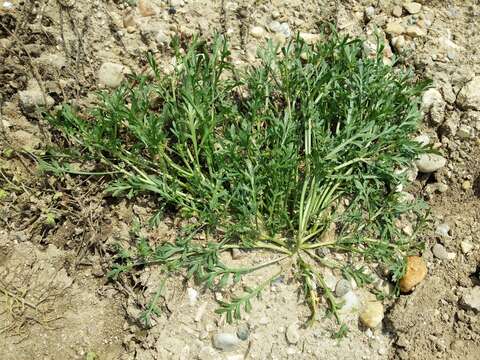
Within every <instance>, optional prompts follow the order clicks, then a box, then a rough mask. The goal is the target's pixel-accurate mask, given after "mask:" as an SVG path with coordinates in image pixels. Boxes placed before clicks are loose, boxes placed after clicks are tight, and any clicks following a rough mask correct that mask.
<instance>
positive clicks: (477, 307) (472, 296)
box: [461, 286, 480, 312]
mask: <svg viewBox="0 0 480 360" xmlns="http://www.w3.org/2000/svg"><path fill="white" fill-rule="evenodd" d="M461 304H462V306H463V307H465V308H466V309H469V310H474V311H476V312H479V311H480V286H474V287H472V288H470V289H468V290H466V291H465V293H464V294H463V296H462V301H461Z"/></svg>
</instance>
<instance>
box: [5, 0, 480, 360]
mask: <svg viewBox="0 0 480 360" xmlns="http://www.w3.org/2000/svg"><path fill="white" fill-rule="evenodd" d="M419 2H420V3H422V4H423V7H422V10H421V12H420V13H419V14H416V15H413V16H412V15H408V14H407V12H406V11H405V10H403V13H402V16H401V19H403V20H404V21H409V22H410V23H412V24H413V23H415V22H417V24H418V21H423V24H421V25H422V26H424V27H425V34H422V35H420V36H418V37H412V36H406V41H407V46H406V50H405V52H402V58H401V62H400V64H399V65H398V66H402V65H407V66H412V67H413V69H414V70H415V71H416V73H417V74H418V76H419V77H425V76H426V77H429V78H431V79H433V80H434V86H435V87H436V88H437V89H439V91H440V92H441V93H442V95H443V98H444V100H445V102H446V107H445V109H444V111H443V115H442V116H443V117H444V118H443V119H442V122H441V123H440V124H438V123H432V121H431V120H429V118H428V115H426V117H425V124H424V128H423V129H422V133H425V134H428V135H429V136H430V138H431V140H432V142H433V143H435V144H436V146H437V147H438V148H439V149H440V151H441V152H442V153H443V154H444V156H445V157H447V159H448V164H447V166H445V167H444V168H442V169H441V170H439V171H438V172H435V173H434V174H430V175H428V176H427V175H420V176H418V177H417V179H416V181H415V183H414V184H413V185H412V188H411V189H407V190H408V191H410V192H411V193H412V194H414V195H415V196H416V197H418V198H423V199H425V200H426V201H427V202H428V204H429V206H430V208H431V216H430V217H429V224H428V225H429V229H430V230H429V232H428V234H427V235H425V240H426V248H425V251H424V253H423V257H424V259H425V260H426V261H427V264H428V276H427V278H426V279H425V280H424V281H423V282H422V283H421V284H420V285H419V286H418V287H417V288H416V289H415V291H414V292H413V293H412V294H409V295H402V296H400V297H399V298H397V299H393V300H385V302H384V304H385V307H386V312H385V318H384V320H383V323H382V325H381V327H379V328H377V329H375V330H373V331H372V330H366V329H364V328H363V327H362V326H360V325H359V323H358V310H359V307H360V306H361V305H360V303H361V302H362V301H367V300H369V299H371V298H372V296H373V295H372V293H371V291H370V290H371V289H368V288H367V289H356V290H355V293H356V295H357V297H358V299H359V301H360V303H359V304H357V305H355V306H353V307H352V308H351V309H346V310H344V312H343V313H342V318H343V320H344V321H345V322H346V323H347V324H348V325H349V329H350V332H349V333H348V336H347V337H346V338H343V339H341V340H337V339H332V338H331V334H332V329H333V330H335V326H336V325H335V322H334V320H333V319H330V318H325V319H323V320H322V321H320V322H317V323H316V324H315V325H314V326H312V327H308V328H304V327H303V326H302V325H303V324H304V323H305V320H306V318H307V316H308V309H307V308H306V306H305V304H303V303H302V298H301V296H299V294H298V286H297V285H296V283H295V281H294V279H292V278H289V277H288V276H287V277H285V278H283V279H282V281H279V282H277V283H275V284H274V285H272V287H271V288H269V289H268V290H267V291H266V292H265V294H264V296H263V298H262V300H261V301H257V302H255V304H254V311H253V312H252V313H251V314H249V315H247V316H246V317H245V318H244V319H243V320H242V321H241V322H240V323H238V324H233V325H228V324H226V323H225V321H224V319H222V318H220V317H219V316H217V315H215V314H214V309H215V308H216V306H217V305H216V299H218V298H219V297H220V296H228V293H223V294H220V293H216V294H214V293H212V292H210V291H205V290H202V289H201V288H199V287H197V286H196V285H195V284H191V283H185V282H184V281H183V279H182V277H181V276H180V275H179V276H178V277H177V278H169V279H168V282H167V286H166V292H165V294H164V296H162V298H161V303H162V308H163V310H164V311H163V312H162V314H161V315H160V316H158V317H156V318H155V319H154V326H153V327H152V328H151V329H149V330H145V329H143V328H142V327H141V326H140V324H139V323H138V316H139V314H140V313H141V311H142V310H144V309H145V307H146V306H147V305H148V302H149V301H150V300H151V298H152V296H153V295H154V294H155V292H156V289H157V288H158V284H159V281H160V278H161V273H160V270H159V269H156V268H155V267H152V268H149V269H147V270H146V271H144V272H142V273H138V274H135V275H134V276H133V277H132V278H131V279H130V280H129V282H121V283H120V282H118V283H115V282H109V281H107V277H106V273H107V272H108V270H109V267H110V264H111V256H112V255H113V254H114V246H115V243H118V242H120V243H123V244H128V243H129V241H130V236H129V231H130V229H131V226H132V219H133V218H135V217H136V218H139V219H140V220H141V221H146V220H147V219H148V217H149V215H151V214H152V213H153V212H154V210H155V208H156V206H157V203H156V201H155V199H152V198H148V197H145V198H139V199H134V200H131V201H127V200H119V199H113V198H110V197H108V196H106V195H105V194H104V192H103V191H102V190H103V189H104V187H105V182H106V179H103V178H90V177H82V178H78V177H70V176H65V177H64V178H62V179H58V178H55V177H54V176H47V175H45V174H42V173H41V172H40V171H39V170H38V169H37V164H36V162H35V158H34V157H32V156H31V154H32V153H33V154H37V155H39V154H41V153H42V151H44V149H45V147H46V146H48V144H49V143H50V142H52V141H55V139H56V134H55V131H53V130H52V129H50V128H49V127H48V126H47V125H46V123H45V121H44V120H43V119H42V116H41V114H40V112H39V111H35V110H33V111H32V110H29V109H26V108H25V107H22V106H21V104H20V97H21V92H22V91H25V90H38V91H40V92H41V93H42V94H44V95H45V96H47V95H48V96H49V97H51V98H52V99H53V102H54V103H55V106H56V105H58V104H61V103H62V102H70V103H73V104H75V106H78V107H85V106H88V104H90V103H91V102H92V101H93V99H94V93H95V91H97V90H99V88H101V86H100V85H99V83H98V77H97V74H98V70H99V68H100V66H101V64H102V63H104V62H113V63H118V64H122V65H124V66H126V67H128V68H129V69H130V70H131V71H133V72H138V71H143V70H144V69H145V66H146V57H145V56H144V54H145V52H147V51H153V52H155V54H156V57H157V58H158V60H159V61H160V62H161V64H163V66H168V64H169V63H170V61H171V55H170V52H169V48H168V45H167V44H168V39H170V38H171V37H172V36H174V35H178V36H179V37H180V38H182V39H189V38H191V37H192V36H193V35H194V34H200V35H202V36H205V37H211V36H212V35H213V34H214V33H216V32H218V33H223V34H225V35H226V36H227V37H228V38H229V39H230V41H231V43H232V45H233V53H232V58H233V59H234V61H235V62H237V63H238V64H239V65H244V64H247V63H251V62H254V61H255V59H256V58H255V52H256V50H257V48H258V47H259V46H261V45H262V44H264V43H265V41H266V38H272V39H273V40H274V41H281V39H282V36H281V35H280V36H279V35H276V33H275V31H274V30H271V31H269V30H267V28H268V26H269V25H271V23H272V21H273V20H276V21H278V22H280V23H283V22H286V23H288V25H289V30H290V31H291V33H292V34H294V33H295V32H297V31H300V32H306V33H316V32H318V28H319V25H320V24H321V23H322V22H327V21H330V22H336V23H337V26H338V28H339V29H340V30H341V31H342V32H345V33H350V34H352V35H358V36H365V37H367V38H371V37H372V34H373V30H374V29H375V28H377V29H379V30H380V34H381V37H382V36H385V38H386V39H387V41H391V40H392V39H391V36H390V35H385V33H384V32H383V30H382V29H385V26H386V23H388V22H390V21H393V20H395V19H396V18H395V16H394V15H392V10H393V9H394V6H395V5H396V4H400V5H401V4H402V3H403V2H402V1H394V0H391V1H387V0H375V1H372V0H362V1H360V0H359V1H355V0H349V1H322V0H316V1H315V0H303V1H298V0H272V1H258V0H240V1H229V0H224V1H211V0H203V1H183V0H171V1H160V0H150V1H143V3H147V4H149V5H150V6H151V7H152V9H153V12H154V14H152V15H149V16H142V14H141V13H140V11H139V9H138V7H137V6H134V5H130V3H134V2H133V1H122V0H117V1H100V0H78V1H71V0H38V1H18V0H12V1H0V215H1V216H0V354H1V355H0V357H1V358H2V359H6V360H7V359H8V360H10V359H12V360H13V359H15V360H19V359H37V358H42V359H52V360H53V359H229V360H234V359H332V358H339V359H426V360H429V359H477V358H478V356H479V355H478V354H480V318H479V316H478V313H475V312H474V311H473V310H471V309H467V308H465V307H464V306H462V301H461V299H462V296H463V294H464V293H465V291H468V290H469V289H471V288H472V287H473V286H475V285H476V286H478V285H480V279H479V276H480V251H479V247H480V137H479V136H480V135H479V134H480V112H479V111H474V110H464V109H460V108H459V107H458V106H457V105H456V103H455V98H456V95H457V94H458V92H459V91H460V89H461V88H462V87H463V86H464V84H465V83H466V82H467V81H469V80H470V79H471V78H472V77H473V76H474V75H476V74H477V75H479V74H480V54H479V50H478V44H480V26H479V21H480V4H479V3H478V2H475V1H464V0H450V1H419ZM370 6H373V7H374V14H373V15H372V16H370V15H369V17H370V19H366V15H365V11H366V9H367V8H368V7H370ZM368 12H369V10H367V13H368ZM253 26H261V27H263V28H264V30H265V38H260V39H259V38H255V37H254V36H252V34H251V32H250V30H251V28H252V27H253ZM279 39H280V40H279ZM447 40H448V41H447ZM452 44H453V45H452ZM393 52H396V50H395V49H393ZM387 55H388V56H390V55H391V53H390V54H387ZM462 125H467V126H469V127H470V128H471V129H473V133H472V134H470V136H466V137H464V136H459V135H456V134H454V131H452V130H451V129H452V128H458V127H459V126H462ZM440 183H441V184H445V185H447V188H446V189H444V190H443V192H439V191H438V184H440ZM435 189H437V190H435ZM439 224H448V225H449V228H450V230H449V233H448V235H446V236H445V235H439V234H438V233H436V232H435V229H436V228H437V226H438V225H439ZM176 225H177V224H176V220H175V219H174V218H167V219H165V221H164V222H163V223H162V224H161V226H160V227H159V228H158V229H156V230H154V231H151V232H150V233H149V234H148V235H149V239H150V241H152V242H160V241H168V240H172V239H174V238H175V235H176ZM462 242H467V243H469V244H472V245H473V248H472V249H471V250H469V251H468V252H467V251H464V249H462V246H461V244H462ZM435 243H441V244H442V245H444V246H445V248H446V249H447V250H448V251H449V252H453V253H455V254H456V256H455V258H454V259H451V260H442V259H438V258H436V257H435V256H434V255H433V254H432V252H431V248H432V246H433V245H434V244H435ZM269 256H272V255H271V254H260V255H256V259H255V261H262V260H263V261H264V260H267V259H268V258H269ZM226 260H227V261H232V262H237V263H242V262H243V261H247V260H246V257H243V258H241V259H236V260H232V259H226ZM269 271H272V272H273V271H275V269H268V270H265V272H264V273H259V274H256V275H254V276H253V277H250V278H247V279H245V284H247V285H248V283H249V282H252V283H254V282H255V281H258V280H260V279H263V278H265V277H266V276H267V275H268V274H267V273H266V272H269ZM256 276H258V278H255V277H256ZM332 276H335V277H337V279H338V278H339V274H332ZM245 284H244V285H245ZM187 288H194V289H196V290H197V291H198V292H199V295H198V298H197V299H196V300H192V299H189V297H188V296H187ZM295 323H296V324H298V325H299V330H298V331H299V333H300V334H301V335H302V336H301V340H300V341H299V342H298V343H296V344H290V343H289V342H288V341H287V339H286V337H285V332H286V329H287V327H288V326H289V325H291V324H295ZM243 324H248V326H249V328H250V336H249V339H248V340H247V341H244V342H242V343H241V344H240V345H239V346H238V347H237V348H236V349H235V350H233V351H231V352H222V351H219V350H216V349H215V348H214V347H213V345H212V340H211V339H212V336H213V335H214V334H216V333H218V332H233V333H235V331H236V329H237V328H238V327H239V326H241V325H243Z"/></svg>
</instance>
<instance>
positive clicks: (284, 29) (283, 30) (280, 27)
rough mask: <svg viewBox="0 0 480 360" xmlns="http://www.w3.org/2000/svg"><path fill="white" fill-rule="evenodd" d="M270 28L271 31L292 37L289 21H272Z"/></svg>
mask: <svg viewBox="0 0 480 360" xmlns="http://www.w3.org/2000/svg"><path fill="white" fill-rule="evenodd" d="M268 28H269V29H270V31H272V32H274V33H279V34H282V35H284V36H285V37H290V36H291V35H292V33H291V31H290V27H289V26H288V23H286V22H283V23H279V22H278V21H272V22H271V23H270V24H269V25H268Z"/></svg>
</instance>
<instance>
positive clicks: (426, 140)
mask: <svg viewBox="0 0 480 360" xmlns="http://www.w3.org/2000/svg"><path fill="white" fill-rule="evenodd" d="M413 140H415V141H416V142H418V143H419V144H422V145H423V146H427V145H428V144H430V137H429V136H428V135H427V134H421V135H418V136H416V137H415V138H414V139H413Z"/></svg>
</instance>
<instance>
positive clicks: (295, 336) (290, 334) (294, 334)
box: [285, 323, 300, 345]
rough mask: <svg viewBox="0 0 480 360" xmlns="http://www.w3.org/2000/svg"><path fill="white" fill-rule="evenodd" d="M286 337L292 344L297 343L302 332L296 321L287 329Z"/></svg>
mask: <svg viewBox="0 0 480 360" xmlns="http://www.w3.org/2000/svg"><path fill="white" fill-rule="evenodd" d="M285 337H286V338H287V341H288V343H289V344H291V345H295V344H296V343H298V341H299V340H300V333H299V332H298V325H297V324H296V323H294V324H290V325H289V326H288V327H287V330H286V331H285Z"/></svg>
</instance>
